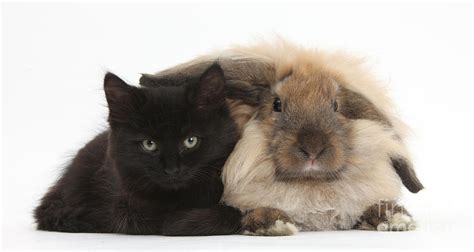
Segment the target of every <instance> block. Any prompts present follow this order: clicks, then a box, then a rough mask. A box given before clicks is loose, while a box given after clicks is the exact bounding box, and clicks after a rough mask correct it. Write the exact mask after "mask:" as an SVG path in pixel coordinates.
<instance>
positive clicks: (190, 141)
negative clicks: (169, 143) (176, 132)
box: [184, 136, 199, 149]
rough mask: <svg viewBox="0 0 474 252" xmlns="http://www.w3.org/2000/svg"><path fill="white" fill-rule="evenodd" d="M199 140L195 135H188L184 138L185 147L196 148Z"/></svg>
mask: <svg viewBox="0 0 474 252" xmlns="http://www.w3.org/2000/svg"><path fill="white" fill-rule="evenodd" d="M198 142H199V138H197V137H195V136H193V137H188V138H186V139H185V140H184V147H186V148H187V149H192V148H195V147H196V146H197V144H198Z"/></svg>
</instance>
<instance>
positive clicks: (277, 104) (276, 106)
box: [273, 98, 281, 112]
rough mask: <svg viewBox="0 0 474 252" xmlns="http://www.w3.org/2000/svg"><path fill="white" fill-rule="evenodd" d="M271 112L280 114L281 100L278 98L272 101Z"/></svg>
mask: <svg viewBox="0 0 474 252" xmlns="http://www.w3.org/2000/svg"><path fill="white" fill-rule="evenodd" d="M273 111H275V112H281V100H280V98H275V101H273Z"/></svg>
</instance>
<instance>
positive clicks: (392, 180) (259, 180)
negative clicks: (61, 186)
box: [219, 41, 408, 230]
mask: <svg viewBox="0 0 474 252" xmlns="http://www.w3.org/2000/svg"><path fill="white" fill-rule="evenodd" d="M219 57H224V58H225V57H230V58H233V59H244V58H254V59H258V60H262V61H266V62H269V63H270V64H272V65H273V66H274V71H275V79H276V80H278V79H279V78H281V77H283V76H284V75H285V74H287V72H288V69H289V68H290V67H291V66H292V65H295V64H296V63H298V65H302V64H301V62H308V64H312V65H313V66H317V67H318V68H319V69H324V71H325V72H327V73H330V74H331V75H333V76H334V77H337V78H339V79H342V80H344V81H343V85H344V86H345V87H346V88H347V89H350V90H352V91H355V92H357V93H360V94H362V95H363V96H365V97H366V98H367V99H368V100H370V101H371V102H372V103H373V104H374V105H375V106H376V107H377V109H378V110H379V111H381V112H382V113H383V114H384V116H385V117H386V118H388V119H389V121H390V122H391V124H392V125H393V127H388V126H386V125H383V124H382V123H380V122H375V121H369V120H357V121H355V122H354V125H353V128H354V132H356V133H355V136H354V146H355V152H354V154H353V155H352V156H351V157H350V158H349V161H348V169H347V171H346V172H344V173H343V175H342V177H341V178H340V179H338V180H335V181H332V182H311V181H304V182H302V181H300V182H282V181H277V180H275V179H274V172H275V170H274V165H273V162H272V160H270V159H269V156H268V155H267V142H268V141H269V139H266V138H265V134H263V132H262V130H265V129H264V126H262V125H260V123H259V121H258V120H254V119H251V120H250V121H249V122H248V123H247V124H246V125H245V126H244V130H243V134H242V138H241V140H240V141H239V142H238V144H237V145H236V147H235V149H234V152H233V153H232V154H231V156H230V157H229V158H228V160H227V162H226V165H225V167H224V170H223V181H224V185H225V189H224V196H223V201H224V202H225V203H227V204H229V205H232V206H235V207H238V208H240V209H241V210H249V209H253V208H257V207H274V208H279V209H281V210H283V211H286V212H287V213H288V214H289V215H290V217H292V218H293V219H294V220H295V221H296V223H297V224H298V226H299V227H300V229H302V230H332V229H350V228H352V227H353V226H354V224H355V223H356V222H357V221H358V219H359V217H360V216H361V215H362V213H363V211H364V210H365V209H367V207H369V206H371V205H373V204H377V203H378V202H379V201H380V200H395V201H396V200H398V198H399V196H400V191H401V183H400V178H399V177H398V175H397V174H396V172H395V171H394V169H393V167H392V166H391V165H390V162H389V161H388V155H389V154H391V153H397V154H400V155H403V156H404V157H407V158H408V153H407V151H406V147H405V146H404V144H403V141H400V137H401V138H402V139H403V137H404V136H405V127H404V125H403V124H402V123H401V122H400V121H399V120H398V119H396V114H395V112H394V110H393V106H392V103H391V102H390V100H389V98H388V97H387V95H386V90H385V89H384V87H383V86H382V85H381V83H379V82H378V81H377V80H376V79H375V78H374V77H373V76H372V75H371V74H370V73H369V71H368V70H367V69H366V67H365V66H364V63H363V61H362V60H361V59H359V58H355V57H352V56H350V55H348V54H346V53H343V52H323V51H318V50H308V49H303V48H300V47H297V46H294V45H292V44H290V43H288V42H285V41H278V42H276V43H260V44H258V45H255V46H251V47H235V48H232V49H229V50H226V51H223V52H220V54H219ZM303 65H304V64H303ZM274 88H277V87H274Z"/></svg>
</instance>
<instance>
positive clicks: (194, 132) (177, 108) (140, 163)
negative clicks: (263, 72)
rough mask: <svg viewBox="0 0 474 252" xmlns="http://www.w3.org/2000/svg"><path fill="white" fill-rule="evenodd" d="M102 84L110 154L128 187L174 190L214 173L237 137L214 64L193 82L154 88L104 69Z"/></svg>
mask: <svg viewBox="0 0 474 252" xmlns="http://www.w3.org/2000/svg"><path fill="white" fill-rule="evenodd" d="M104 89H105V94H106V97H107V102H108V105H109V124H110V127H111V133H110V142H109V150H110V156H111V158H112V160H113V162H114V164H115V167H116V168H117V170H118V172H119V174H120V176H121V178H122V181H123V182H124V183H126V184H128V186H129V187H134V188H131V189H132V190H140V189H152V188H156V187H159V188H162V189H179V188H182V187H184V186H187V185H190V184H193V183H206V182H207V181H208V178H209V177H211V176H216V174H217V176H218V171H219V170H220V169H221V168H222V166H223V165H224V162H225V160H226V159H227V157H228V155H229V154H230V152H231V151H232V149H233V147H234V145H235V143H236V142H237V140H238V132H237V129H236V127H235V124H234V122H233V120H232V119H231V117H230V115H229V110H228V108H227V106H226V103H225V94H224V76H223V72H222V70H221V68H220V67H219V65H217V64H214V65H212V66H211V67H210V68H208V69H207V70H206V71H205V72H204V73H203V74H202V76H200V78H198V79H197V80H195V81H193V83H187V85H179V86H166V87H157V88H138V87H134V86H130V85H128V84H127V83H125V82H124V81H123V80H121V79H120V78H119V77H117V76H115V75H113V74H111V73H108V74H107V75H106V76H105V80H104ZM135 187H136V188H135Z"/></svg>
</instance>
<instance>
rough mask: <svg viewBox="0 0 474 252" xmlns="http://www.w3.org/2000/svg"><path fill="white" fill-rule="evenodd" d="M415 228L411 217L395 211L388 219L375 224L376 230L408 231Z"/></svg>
mask: <svg viewBox="0 0 474 252" xmlns="http://www.w3.org/2000/svg"><path fill="white" fill-rule="evenodd" d="M415 229H416V223H415V221H414V220H413V218H412V217H411V216H409V215H407V214H405V213H396V214H394V215H393V216H390V217H389V219H388V221H385V222H381V223H380V224H378V225H377V231H410V230H415Z"/></svg>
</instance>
